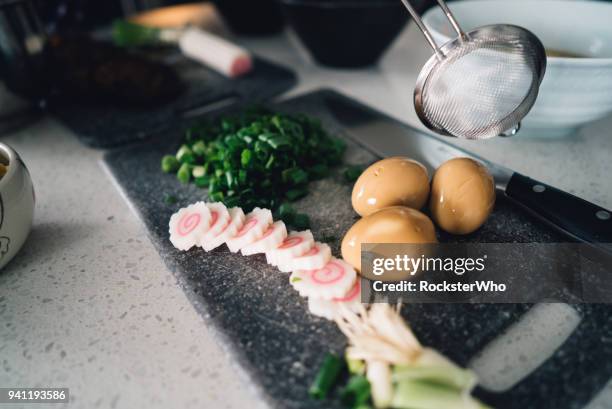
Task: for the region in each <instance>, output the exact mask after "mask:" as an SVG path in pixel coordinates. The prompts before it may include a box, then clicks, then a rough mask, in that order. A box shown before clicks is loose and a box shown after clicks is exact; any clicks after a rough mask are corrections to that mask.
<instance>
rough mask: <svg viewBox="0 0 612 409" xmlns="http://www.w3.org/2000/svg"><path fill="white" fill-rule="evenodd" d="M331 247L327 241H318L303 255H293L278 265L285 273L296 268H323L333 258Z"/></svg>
mask: <svg viewBox="0 0 612 409" xmlns="http://www.w3.org/2000/svg"><path fill="white" fill-rule="evenodd" d="M331 257H332V254H331V249H330V248H329V246H328V245H327V244H325V243H319V242H316V243H315V244H314V246H312V248H311V249H310V250H308V251H307V252H306V253H304V254H303V255H301V256H298V257H293V258H291V259H289V260H287V261H285V262H282V263H279V265H278V266H277V267H278V269H279V270H280V271H282V272H283V273H290V272H292V271H296V270H316V269H318V268H322V267H323V266H325V264H327V262H328V261H329V260H331Z"/></svg>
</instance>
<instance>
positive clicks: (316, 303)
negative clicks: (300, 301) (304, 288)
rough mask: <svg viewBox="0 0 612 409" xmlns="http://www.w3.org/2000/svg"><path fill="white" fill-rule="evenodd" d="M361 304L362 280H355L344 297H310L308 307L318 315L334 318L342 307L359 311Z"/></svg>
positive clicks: (312, 312)
mask: <svg viewBox="0 0 612 409" xmlns="http://www.w3.org/2000/svg"><path fill="white" fill-rule="evenodd" d="M360 304H361V280H359V279H357V280H355V284H354V285H353V287H351V289H350V290H349V291H348V293H347V294H345V295H344V296H343V297H339V298H333V299H331V300H324V299H322V298H316V297H309V298H308V309H309V310H310V313H311V314H313V315H316V316H317V317H322V318H326V319H328V320H333V319H334V318H335V316H336V313H337V311H338V310H339V309H340V308H343V307H344V308H349V309H350V310H352V311H355V312H358V311H359V305H360Z"/></svg>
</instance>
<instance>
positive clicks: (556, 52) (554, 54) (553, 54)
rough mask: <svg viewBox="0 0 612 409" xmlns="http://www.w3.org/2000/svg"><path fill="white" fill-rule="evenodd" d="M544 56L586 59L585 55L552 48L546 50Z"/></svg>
mask: <svg viewBox="0 0 612 409" xmlns="http://www.w3.org/2000/svg"><path fill="white" fill-rule="evenodd" d="M546 56H547V57H559V58H587V56H586V55H581V54H577V53H572V52H570V51H563V50H557V49H554V48H546Z"/></svg>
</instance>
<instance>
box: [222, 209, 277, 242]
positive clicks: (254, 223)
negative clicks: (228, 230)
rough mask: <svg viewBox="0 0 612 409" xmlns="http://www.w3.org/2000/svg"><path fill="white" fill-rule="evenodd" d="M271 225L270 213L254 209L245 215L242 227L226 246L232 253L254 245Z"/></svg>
mask: <svg viewBox="0 0 612 409" xmlns="http://www.w3.org/2000/svg"><path fill="white" fill-rule="evenodd" d="M271 224H272V212H271V211H270V210H268V209H260V208H259V207H256V208H255V209H253V211H252V212H251V213H249V214H247V216H246V219H245V220H244V225H242V227H241V228H240V230H238V232H237V233H236V235H235V236H234V237H232V238H231V239H229V240H228V241H227V242H226V244H227V247H228V248H229V249H230V251H231V252H232V253H236V252H238V251H239V250H240V249H241V248H243V247H244V246H247V245H249V244H251V243H255V242H256V241H257V240H259V239H260V238H261V237H262V236H263V234H264V232H265V231H266V230H267V229H268V227H270V225H271Z"/></svg>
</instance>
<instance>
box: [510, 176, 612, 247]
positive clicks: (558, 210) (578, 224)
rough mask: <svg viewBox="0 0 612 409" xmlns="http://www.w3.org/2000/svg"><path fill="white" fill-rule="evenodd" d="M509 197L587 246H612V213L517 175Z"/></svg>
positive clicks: (511, 185) (511, 184) (513, 179)
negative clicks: (597, 244) (601, 244)
mask: <svg viewBox="0 0 612 409" xmlns="http://www.w3.org/2000/svg"><path fill="white" fill-rule="evenodd" d="M506 195H507V196H508V197H509V198H511V199H512V200H514V201H515V202H517V203H518V204H520V205H522V206H524V207H526V208H527V209H528V210H530V211H531V212H533V213H534V214H535V215H536V216H537V217H540V218H541V219H543V220H544V221H546V222H548V223H549V224H552V225H553V226H554V227H557V228H559V229H561V230H562V231H564V232H565V233H567V234H569V235H570V236H573V237H574V238H575V239H577V240H579V241H584V242H587V243H612V212H610V211H609V210H606V209H604V208H603V207H599V206H596V205H594V204H593V203H589V202H587V201H586V200H583V199H580V198H578V197H576V196H573V195H570V194H569V193H566V192H563V191H561V190H559V189H555V188H554V187H551V186H548V185H546V184H544V183H541V182H538V181H537V180H533V179H531V178H528V177H527V176H523V175H521V174H519V173H514V174H513V175H512V177H511V178H510V182H509V183H508V185H507V186H506Z"/></svg>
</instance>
